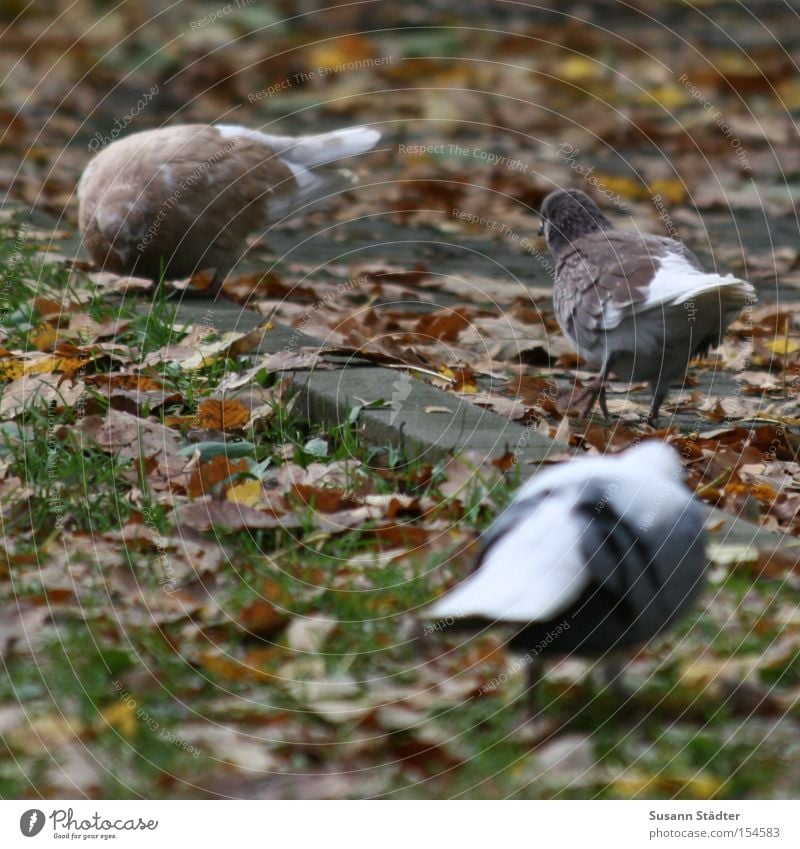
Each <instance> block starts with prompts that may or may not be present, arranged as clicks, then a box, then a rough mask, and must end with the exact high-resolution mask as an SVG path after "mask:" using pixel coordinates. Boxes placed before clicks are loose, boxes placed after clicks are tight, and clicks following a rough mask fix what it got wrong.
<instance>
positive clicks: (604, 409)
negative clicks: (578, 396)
mask: <svg viewBox="0 0 800 849" xmlns="http://www.w3.org/2000/svg"><path fill="white" fill-rule="evenodd" d="M597 399H598V401H599V402H600V412H602V414H603V415H604V416H605V417H606V418H607V419H610V418H611V416H610V415H609V414H608V405H607V404H606V384H605V382H603V385H602V386H601V387H600V392H599V393H598V395H597Z"/></svg>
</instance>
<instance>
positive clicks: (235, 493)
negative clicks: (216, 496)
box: [225, 480, 263, 507]
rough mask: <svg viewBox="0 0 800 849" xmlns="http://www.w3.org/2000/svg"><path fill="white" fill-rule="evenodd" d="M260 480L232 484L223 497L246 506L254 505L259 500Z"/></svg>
mask: <svg viewBox="0 0 800 849" xmlns="http://www.w3.org/2000/svg"><path fill="white" fill-rule="evenodd" d="M262 492H263V490H262V487H261V481H256V480H247V481H245V482H244V483H240V484H237V485H236V486H232V487H231V488H230V489H229V490H228V491H227V493H226V494H225V497H226V498H227V499H228V501H233V502H234V504H244V505H245V506H246V507H255V506H256V504H259V503H260V502H261V496H262Z"/></svg>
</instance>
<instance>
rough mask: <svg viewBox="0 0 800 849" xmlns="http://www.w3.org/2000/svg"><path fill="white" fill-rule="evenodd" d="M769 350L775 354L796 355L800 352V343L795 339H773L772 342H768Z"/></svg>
mask: <svg viewBox="0 0 800 849" xmlns="http://www.w3.org/2000/svg"><path fill="white" fill-rule="evenodd" d="M767 348H769V349H770V351H772V353H773V354H779V355H780V354H794V353H795V351H800V342H796V341H795V340H794V339H773V340H772V341H771V342H767Z"/></svg>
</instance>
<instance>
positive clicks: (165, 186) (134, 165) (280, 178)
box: [77, 124, 380, 295]
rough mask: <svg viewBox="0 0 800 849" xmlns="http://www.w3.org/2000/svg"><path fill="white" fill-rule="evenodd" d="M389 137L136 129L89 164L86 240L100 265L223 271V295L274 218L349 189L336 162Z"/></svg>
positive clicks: (347, 176) (206, 127)
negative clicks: (250, 240)
mask: <svg viewBox="0 0 800 849" xmlns="http://www.w3.org/2000/svg"><path fill="white" fill-rule="evenodd" d="M379 139H380V133H379V132H378V131H377V130H374V129H372V128H370V127H363V126H362V127H349V128H347V129H340V130H334V131H333V132H329V133H323V134H321V135H310V136H298V137H289V136H274V135H268V134H266V133H263V132H260V131H259V130H253V129H249V128H247V127H241V126H236V125H231V124H216V125H210V124H183V125H176V126H169V127H162V128H159V129H155V130H145V131H141V132H136V133H132V134H131V135H129V136H126V137H125V138H123V139H119V140H117V141H114V142H113V143H111V144H110V145H109V146H108V147H106V148H104V149H102V150H101V151H100V152H99V153H97V155H96V156H94V158H93V159H92V160H91V161H90V162H89V164H88V165H87V166H86V169H85V170H84V172H83V174H82V176H81V178H80V180H79V182H78V188H77V194H78V206H79V208H78V222H79V228H80V233H81V237H82V241H83V243H84V245H85V246H86V248H87V249H88V252H89V254H90V255H91V257H92V259H93V260H94V262H95V263H97V264H98V265H99V266H101V267H102V268H103V269H105V270H108V271H113V272H116V273H118V274H130V275H137V276H140V277H149V278H151V279H153V280H155V281H159V280H161V279H175V278H182V277H188V276H190V275H191V274H193V273H194V272H195V271H199V270H212V269H213V270H214V277H213V279H212V282H211V285H210V287H209V288H208V289H207V290H206V293H207V294H208V295H215V294H217V293H218V292H219V291H220V289H221V287H222V283H223V281H224V279H225V277H226V276H227V274H228V273H229V272H230V270H231V269H232V268H233V266H234V265H235V263H236V262H237V260H238V259H239V257H240V256H241V255H242V254H243V253H244V251H245V248H246V241H247V237H248V236H249V235H251V234H253V233H256V232H258V231H260V230H262V229H264V228H265V227H266V226H267V225H268V224H269V223H270V222H274V221H276V220H280V219H281V218H284V217H286V216H291V215H294V214H295V213H297V212H300V211H303V210H304V209H306V208H307V207H308V205H309V204H311V203H312V202H314V201H316V200H318V199H319V198H320V197H322V196H324V195H326V194H330V193H332V192H334V191H337V190H341V188H342V187H343V186H350V185H352V184H353V182H354V179H353V176H352V174H351V173H350V172H348V171H345V170H343V169H337V168H332V167H329V166H331V165H332V164H333V163H335V162H337V161H339V160H341V159H343V158H346V157H351V156H356V155H359V154H362V153H365V152H367V151H369V150H371V149H372V148H373V147H374V146H375V145H376V144H377V142H378V140H379Z"/></svg>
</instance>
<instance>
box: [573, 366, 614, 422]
mask: <svg viewBox="0 0 800 849" xmlns="http://www.w3.org/2000/svg"><path fill="white" fill-rule="evenodd" d="M610 371H611V359H610V358H609V360H607V361H606V364H605V365H604V366H603V370H602V371H601V372H600V374H598V375H597V377H595V378H594V379H592V380H590V381H589V383H587V384H586V388H585V389H584V390H583V392H581V393H580V394H579V395H578V397H577V398H576V399H575V403H574V404H573V405H572V407H573V408H574V409H575V410H577V411H578V415H579V416H580V417H581V418H584V419H585V418H586V417H587V416H588V415H589V413H591V412H592V407H594V404H595V401H597V400H598V399H599V400H600V409H601V411H602V413H603V415H604V416H605V417H606V418H607V419H609V418H611V416H609V414H608V405H607V404H606V382H607V381H608V375H609V372H610Z"/></svg>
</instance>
